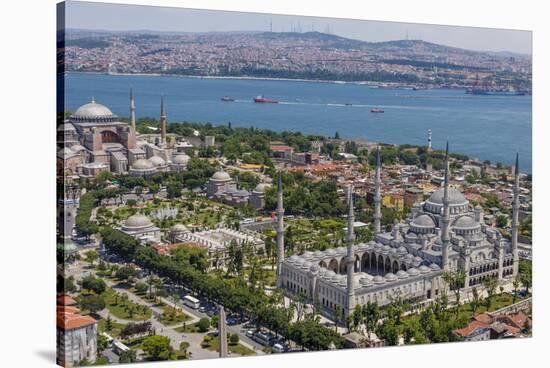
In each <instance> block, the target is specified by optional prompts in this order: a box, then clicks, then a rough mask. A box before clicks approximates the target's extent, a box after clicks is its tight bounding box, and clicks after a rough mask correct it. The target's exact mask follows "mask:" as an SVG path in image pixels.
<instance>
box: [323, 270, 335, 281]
mask: <svg viewBox="0 0 550 368" xmlns="http://www.w3.org/2000/svg"><path fill="white" fill-rule="evenodd" d="M334 275H336V273H334V271H333V270H329V271H327V272H326V273H325V278H326V279H329V280H330V279H332V277H333V276H334Z"/></svg>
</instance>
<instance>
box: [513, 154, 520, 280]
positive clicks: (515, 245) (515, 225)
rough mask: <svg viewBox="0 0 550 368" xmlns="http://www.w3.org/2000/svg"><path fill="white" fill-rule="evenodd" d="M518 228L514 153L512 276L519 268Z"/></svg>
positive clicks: (517, 159)
mask: <svg viewBox="0 0 550 368" xmlns="http://www.w3.org/2000/svg"><path fill="white" fill-rule="evenodd" d="M518 227H519V153H516V168H515V174H514V200H513V202H512V256H513V262H514V263H513V275H514V276H515V275H517V273H518V266H519V255H518Z"/></svg>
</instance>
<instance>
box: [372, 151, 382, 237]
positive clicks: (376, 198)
mask: <svg viewBox="0 0 550 368" xmlns="http://www.w3.org/2000/svg"><path fill="white" fill-rule="evenodd" d="M380 168H381V165H380V147H377V148H376V177H375V179H374V185H375V189H374V216H373V218H374V234H375V235H376V234H379V233H380V219H381V218H382V213H381V211H380V202H381V201H382V199H381V197H380Z"/></svg>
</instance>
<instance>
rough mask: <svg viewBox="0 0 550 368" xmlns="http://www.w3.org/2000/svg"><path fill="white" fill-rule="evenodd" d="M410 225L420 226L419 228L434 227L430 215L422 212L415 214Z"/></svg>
mask: <svg viewBox="0 0 550 368" xmlns="http://www.w3.org/2000/svg"><path fill="white" fill-rule="evenodd" d="M411 226H414V227H421V228H433V227H435V223H434V220H432V218H431V217H430V216H428V215H426V214H422V215H420V216H416V217H415V218H414V219H413V220H412V222H411Z"/></svg>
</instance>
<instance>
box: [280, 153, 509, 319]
mask: <svg viewBox="0 0 550 368" xmlns="http://www.w3.org/2000/svg"><path fill="white" fill-rule="evenodd" d="M377 156H378V157H377V167H376V179H375V186H376V194H375V198H374V204H375V213H374V233H375V234H374V240H372V241H370V242H368V243H362V244H355V242H354V240H355V236H354V230H353V224H354V209H353V188H351V187H350V188H349V193H350V194H349V195H348V207H349V214H348V226H347V237H346V242H347V247H340V248H332V249H327V250H326V251H316V252H309V251H308V252H305V253H304V254H302V255H292V256H290V257H289V258H288V259H285V255H284V223H283V215H284V209H283V196H282V183H281V180H279V186H278V206H277V216H278V220H279V222H278V226H277V246H278V257H277V258H278V259H277V285H278V286H279V287H281V288H283V289H284V290H285V292H287V293H289V294H297V293H302V294H304V295H306V296H307V298H308V299H309V300H310V301H312V302H318V303H319V305H321V306H322V312H323V314H325V315H327V316H329V317H330V316H334V313H335V309H336V308H337V307H338V306H339V307H341V308H342V310H343V311H344V312H345V315H346V316H348V315H349V314H350V312H351V311H352V310H353V309H354V307H355V305H364V304H366V303H368V302H377V303H378V305H380V306H383V305H386V304H389V303H391V302H392V300H394V299H395V298H402V299H405V300H408V301H410V302H413V303H423V302H429V301H431V300H433V299H435V298H437V297H438V295H441V293H442V292H443V288H444V287H445V285H444V281H443V275H444V272H446V271H452V272H459V271H462V272H464V274H465V281H464V284H463V286H462V291H463V292H468V291H470V290H471V289H472V288H473V287H475V286H476V285H479V284H481V283H482V282H483V281H484V280H485V279H487V278H489V277H494V278H496V279H497V280H498V281H499V282H506V281H509V280H511V279H512V278H513V277H514V276H515V275H516V274H517V272H518V264H519V256H518V224H519V222H518V212H519V171H518V159H517V157H516V167H515V170H516V171H515V183H514V200H513V206H512V208H513V216H512V239H511V241H509V240H507V239H504V238H503V237H502V235H501V233H500V231H499V230H497V229H496V228H493V227H491V226H489V225H486V224H485V223H484V220H483V216H482V210H481V208H480V207H479V206H476V207H474V208H472V206H471V205H470V203H469V201H468V200H467V199H466V198H465V197H464V196H463V195H462V193H460V192H459V191H458V190H456V189H452V188H450V187H449V160H448V146H447V155H446V158H445V166H446V167H445V179H444V187H443V188H441V189H439V190H437V191H436V192H434V193H433V194H432V195H431V196H430V197H429V198H428V199H427V200H426V201H424V202H422V203H416V204H415V205H414V206H413V209H412V211H411V213H410V214H409V216H408V218H407V219H406V220H404V221H402V222H396V223H395V224H394V226H393V229H392V230H391V231H390V232H383V231H382V230H381V227H380V220H381V217H382V216H381V209H380V202H381V198H380V170H381V164H380V153H379V152H378V155H377Z"/></svg>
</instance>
